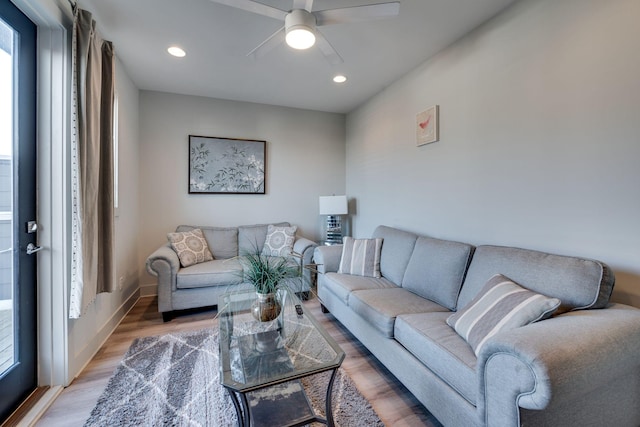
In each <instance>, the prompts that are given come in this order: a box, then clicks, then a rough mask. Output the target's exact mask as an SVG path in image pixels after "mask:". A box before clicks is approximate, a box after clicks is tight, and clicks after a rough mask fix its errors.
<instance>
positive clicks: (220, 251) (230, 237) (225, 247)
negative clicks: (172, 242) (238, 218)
mask: <svg viewBox="0 0 640 427" xmlns="http://www.w3.org/2000/svg"><path fill="white" fill-rule="evenodd" d="M194 228H199V229H201V230H202V233H203V234H204V238H205V239H207V243H208V244H209V250H211V253H212V254H213V257H214V258H215V259H227V258H233V257H235V256H238V228H237V227H206V226H196V227H194V226H190V225H180V226H178V228H177V229H176V231H189V230H193V229H194Z"/></svg>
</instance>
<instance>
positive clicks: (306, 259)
mask: <svg viewBox="0 0 640 427" xmlns="http://www.w3.org/2000/svg"><path fill="white" fill-rule="evenodd" d="M316 246H318V244H317V243H316V242H314V241H313V240H309V239H307V238H306V237H298V238H296V241H295V242H294V243H293V252H295V253H297V254H300V255H301V256H302V261H303V263H304V265H307V264H311V260H312V259H313V248H315V247H316Z"/></svg>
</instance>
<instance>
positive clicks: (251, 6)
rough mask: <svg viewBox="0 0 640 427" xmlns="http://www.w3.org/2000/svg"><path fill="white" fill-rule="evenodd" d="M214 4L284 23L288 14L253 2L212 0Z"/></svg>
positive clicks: (248, 0) (246, 0)
mask: <svg viewBox="0 0 640 427" xmlns="http://www.w3.org/2000/svg"><path fill="white" fill-rule="evenodd" d="M210 1H212V2H214V3H219V4H224V5H227V6H231V7H235V8H236V9H242V10H246V11H247V12H252V13H257V14H258V15H263V16H268V17H269V18H274V19H279V20H281V21H284V18H285V16H287V13H288V12H285V11H284V10H280V9H276V8H275V7H271V6H267V5H266V4H262V3H258V2H255V1H251V0H210Z"/></svg>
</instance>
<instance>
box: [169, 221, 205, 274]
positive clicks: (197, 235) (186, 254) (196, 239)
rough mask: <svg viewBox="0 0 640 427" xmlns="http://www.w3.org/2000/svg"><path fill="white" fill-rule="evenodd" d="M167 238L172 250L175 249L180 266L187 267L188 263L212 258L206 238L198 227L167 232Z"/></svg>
mask: <svg viewBox="0 0 640 427" xmlns="http://www.w3.org/2000/svg"><path fill="white" fill-rule="evenodd" d="M167 239H168V240H169V243H171V247H172V248H173V250H174V251H176V254H177V255H178V259H180V265H182V267H189V266H190V265H194V264H198V263H201V262H205V261H211V260H212V259H213V255H211V251H210V250H209V245H208V244H207V240H206V239H205V238H204V235H203V234H202V230H200V229H199V228H196V229H193V230H190V231H182V232H178V233H168V234H167Z"/></svg>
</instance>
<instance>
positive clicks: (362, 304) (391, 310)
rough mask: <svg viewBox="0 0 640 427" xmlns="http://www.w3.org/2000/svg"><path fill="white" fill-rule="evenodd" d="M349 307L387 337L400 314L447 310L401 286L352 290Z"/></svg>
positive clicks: (391, 333)
mask: <svg viewBox="0 0 640 427" xmlns="http://www.w3.org/2000/svg"><path fill="white" fill-rule="evenodd" d="M349 308H351V310H353V311H354V313H357V314H358V315H360V317H362V318H363V319H366V320H367V321H368V322H369V323H371V325H372V326H373V327H375V328H376V329H378V330H379V331H380V333H382V334H383V335H384V336H386V337H389V338H392V337H393V327H394V323H395V321H396V317H397V316H398V315H400V314H407V313H428V312H434V311H445V312H449V310H447V309H446V308H444V307H442V306H440V305H438V304H436V303H435V302H433V301H429V300H428V299H425V298H421V297H419V296H417V295H416V294H414V293H412V292H410V291H408V290H406V289H403V288H389V289H365V290H360V291H353V292H352V293H351V296H350V297H349Z"/></svg>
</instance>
